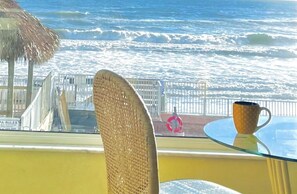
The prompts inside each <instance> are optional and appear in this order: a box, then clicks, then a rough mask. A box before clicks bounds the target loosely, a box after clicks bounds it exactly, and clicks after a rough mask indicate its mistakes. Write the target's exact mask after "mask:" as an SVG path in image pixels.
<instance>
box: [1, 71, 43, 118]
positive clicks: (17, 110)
mask: <svg viewBox="0 0 297 194" xmlns="http://www.w3.org/2000/svg"><path fill="white" fill-rule="evenodd" d="M43 79H44V77H34V81H33V82H34V88H33V94H32V97H34V96H35V95H36V93H37V91H38V89H39V88H40V86H41V84H42V81H43ZM7 80H8V76H7V75H1V76H0V114H1V115H6V111H7ZM26 87H27V78H26V76H15V78H14V91H13V114H14V115H15V116H16V117H18V116H20V115H21V114H22V113H23V112H24V111H25V109H26V92H27V88H26Z"/></svg>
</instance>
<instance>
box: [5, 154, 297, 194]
mask: <svg viewBox="0 0 297 194" xmlns="http://www.w3.org/2000/svg"><path fill="white" fill-rule="evenodd" d="M0 158H1V160H0V191H1V193H5V194H13V193H22V194H35V193H36V194H41V193H42V194H60V193H61V194H68V193H69V194H92V193H106V171H105V162H104V155H103V154H102V153H87V152H61V151H57V152H54V151H34V150H31V151H30V150H0ZM289 167H290V175H291V179H292V180H291V181H292V182H293V183H294V182H296V181H297V179H296V174H297V165H296V164H291V163H290V164H289ZM159 174H160V179H161V181H166V180H171V179H180V178H201V179H205V180H211V181H215V182H217V183H220V184H223V185H226V186H228V187H231V188H233V189H235V190H238V191H241V192H243V193H253V194H257V193H271V187H270V182H269V177H268V171H267V167H266V162H265V160H248V159H234V158H233V159H232V158H229V159H223V158H210V157H206V158H199V157H178V156H170V155H161V156H159ZM292 191H297V190H296V188H295V187H293V188H292ZM293 193H294V192H293Z"/></svg>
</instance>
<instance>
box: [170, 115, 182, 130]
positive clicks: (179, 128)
mask: <svg viewBox="0 0 297 194" xmlns="http://www.w3.org/2000/svg"><path fill="white" fill-rule="evenodd" d="M172 121H177V126H176V127H175V128H174V129H173V128H172V126H171V123H172ZM166 127H167V129H168V130H169V131H173V132H174V133H182V127H183V122H182V120H181V118H179V117H178V116H171V117H169V118H168V119H167V123H166Z"/></svg>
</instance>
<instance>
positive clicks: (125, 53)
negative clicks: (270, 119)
mask: <svg viewBox="0 0 297 194" xmlns="http://www.w3.org/2000/svg"><path fill="white" fill-rule="evenodd" d="M17 2H18V3H19V4H20V5H21V6H22V7H23V8H24V9H25V10H27V11H28V12H30V13H31V14H33V15H34V16H36V17H37V18H38V19H40V20H41V22H42V23H43V24H44V25H46V26H48V27H50V28H52V29H54V30H56V32H58V34H59V35H60V39H61V45H60V49H59V51H58V52H57V53H56V55H55V57H54V58H53V59H51V60H50V61H49V62H47V63H46V64H43V65H41V66H38V67H35V72H34V73H35V74H36V75H41V74H46V73H47V72H49V71H54V72H56V73H65V74H68V73H69V74H77V73H79V74H94V73H95V72H96V71H97V70H99V69H102V68H107V69H111V70H113V71H115V72H118V73H120V74H121V75H123V76H125V77H140V78H157V79H162V80H168V79H169V80H172V79H175V80H182V81H207V83H208V85H209V90H210V91H212V92H216V93H217V95H218V96H222V97H243V98H245V97H255V98H274V99H296V98H297V68H296V65H297V63H296V62H297V1H285V0H207V1H205V0H125V1H122V0H117V1H115V0H18V1H17ZM1 66H3V65H1ZM0 70H1V71H2V72H4V73H5V72H6V69H5V65H4V66H3V67H1V69H0ZM26 71H27V70H26V66H25V65H19V66H18V67H17V68H16V74H26Z"/></svg>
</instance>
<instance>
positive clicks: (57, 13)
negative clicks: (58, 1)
mask: <svg viewBox="0 0 297 194" xmlns="http://www.w3.org/2000/svg"><path fill="white" fill-rule="evenodd" d="M39 14H40V15H44V16H49V17H50V16H53V17H58V18H74V17H75V18H80V17H85V16H86V15H88V14H89V12H80V11H52V12H43V13H39Z"/></svg>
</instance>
